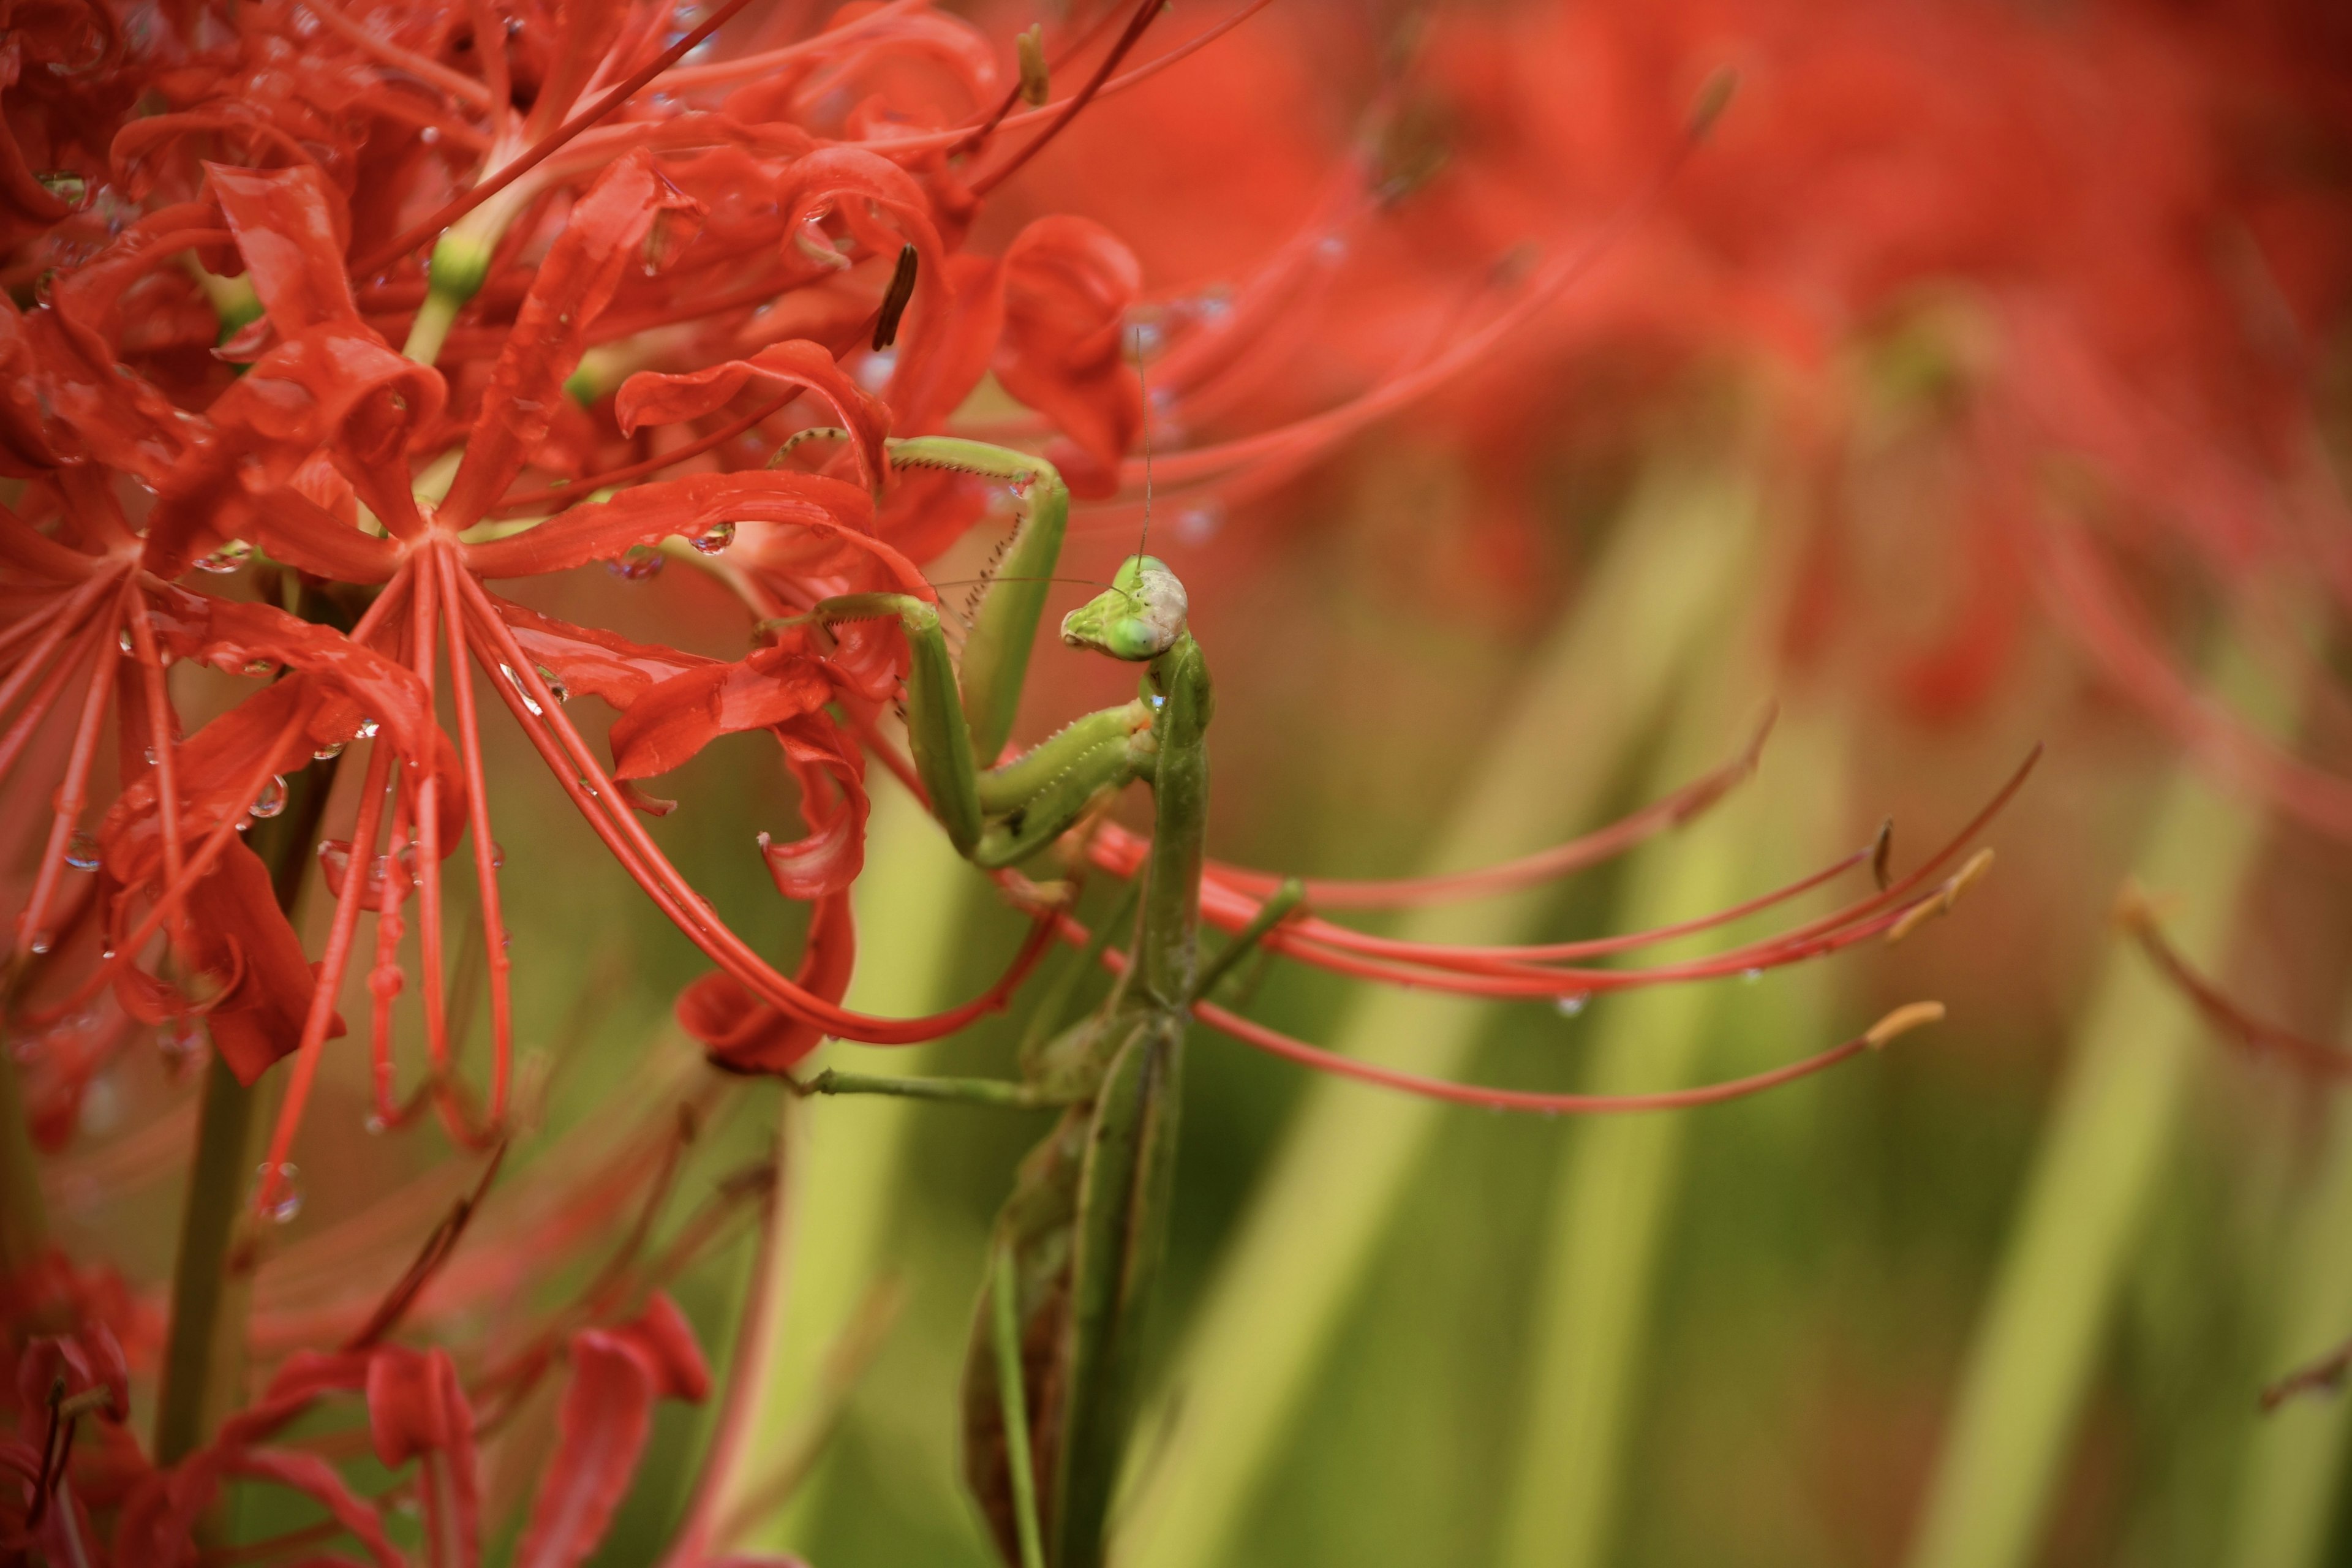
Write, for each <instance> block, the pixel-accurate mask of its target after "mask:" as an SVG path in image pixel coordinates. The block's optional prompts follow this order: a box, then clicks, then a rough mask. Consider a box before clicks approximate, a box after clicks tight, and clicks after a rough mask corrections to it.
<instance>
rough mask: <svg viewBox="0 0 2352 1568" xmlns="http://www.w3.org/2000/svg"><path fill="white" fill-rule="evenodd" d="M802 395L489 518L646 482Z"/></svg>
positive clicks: (512, 501) (540, 493) (512, 504)
mask: <svg viewBox="0 0 2352 1568" xmlns="http://www.w3.org/2000/svg"><path fill="white" fill-rule="evenodd" d="M798 396H800V393H799V392H798V391H794V392H792V393H790V394H788V395H785V396H783V397H780V398H778V399H777V400H776V401H775V402H773V403H772V404H770V405H768V406H767V407H765V408H762V409H761V410H760V412H758V413H757V414H752V415H749V416H745V417H743V418H741V419H739V420H737V421H736V422H735V423H734V424H732V425H730V426H727V427H726V428H725V429H723V430H715V431H713V432H711V434H709V435H708V436H704V437H700V438H699V439H697V440H694V441H690V442H688V444H687V445H685V446H683V447H678V448H677V450H676V451H674V452H664V453H662V454H661V455H660V456H659V457H655V458H646V460H645V461H644V462H642V463H631V464H630V465H629V466H628V467H627V468H611V469H607V470H606V471H605V472H604V473H601V474H590V475H588V476H586V477H585V478H583V479H579V480H577V481H575V482H573V483H572V484H568V485H550V486H549V487H548V488H547V489H541V490H532V491H530V493H529V494H527V495H519V496H509V498H508V499H506V500H502V501H500V502H499V504H498V505H496V506H494V507H492V508H490V510H489V515H490V516H492V517H525V516H528V515H530V513H532V512H535V511H539V510H542V509H544V508H547V507H558V508H561V507H570V506H576V505H578V504H579V503H580V502H582V501H584V500H587V499H588V498H589V497H590V496H591V495H593V494H594V493H595V492H596V491H598V490H600V489H604V487H605V486H607V485H619V484H626V483H627V482H628V481H630V480H631V479H644V478H645V477H646V475H647V474H652V473H658V472H660V471H661V470H662V469H664V468H668V467H669V466H670V465H671V464H672V463H681V462H684V461H685V460H686V459H687V458H696V457H700V456H701V455H702V454H703V453H705V452H708V451H709V450H710V449H711V448H712V447H719V446H724V445H725V444H726V443H728V442H730V441H731V440H733V439H734V438H735V437H738V436H740V435H741V434H743V432H744V431H746V430H749V429H751V427H752V426H755V425H757V424H759V423H760V422H761V420H763V419H770V418H772V417H774V416H776V415H779V414H782V412H783V411H784V410H785V409H787V408H789V407H791V406H792V405H793V399H794V398H797V397H798Z"/></svg>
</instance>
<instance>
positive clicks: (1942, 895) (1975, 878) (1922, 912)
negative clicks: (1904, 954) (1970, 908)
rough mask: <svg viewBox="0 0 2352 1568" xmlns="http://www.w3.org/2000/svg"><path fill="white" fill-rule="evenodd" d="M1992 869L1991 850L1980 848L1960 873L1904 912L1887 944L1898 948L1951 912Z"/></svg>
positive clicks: (1889, 930)
mask: <svg viewBox="0 0 2352 1568" xmlns="http://www.w3.org/2000/svg"><path fill="white" fill-rule="evenodd" d="M1991 869H1992V851H1991V850H1990V849H1979V850H1978V851H1977V852H1976V853H1975V854H1973V855H1971V856H1969V858H1968V860H1967V862H1966V863H1965V864H1964V865H1962V866H1961V867H1960V868H1959V869H1958V870H1957V871H1955V872H1953V873H1952V874H1951V875H1950V876H1949V877H1947V878H1946V879H1944V882H1943V885H1942V886H1941V887H1939V888H1938V889H1937V890H1936V891H1935V892H1933V893H1930V894H1929V895H1927V897H1926V898H1924V899H1922V900H1919V901H1918V902H1917V903H1916V904H1914V905H1912V906H1911V907H1910V908H1909V909H1907V910H1904V911H1903V918H1902V919H1900V920H1898V921H1895V923H1894V924H1893V925H1891V926H1889V927H1887V928H1886V943H1887V945H1888V946H1889V947H1892V946H1894V945H1895V943H1896V942H1901V941H1902V940H1903V939H1904V938H1905V937H1906V936H1909V935H1910V934H1911V933H1912V932H1913V931H1916V930H1918V929H1919V928H1920V927H1921V926H1923V925H1925V924H1927V922H1928V921H1931V920H1933V919H1935V918H1936V917H1937V915H1948V914H1949V913H1951V912H1952V906H1953V905H1954V904H1957V903H1958V902H1959V901H1960V895H1961V894H1962V893H1965V892H1967V891H1968V890H1969V888H1970V887H1972V886H1974V885H1975V884H1976V883H1978V882H1979V881H1981V880H1983V879H1984V874H1985V873H1986V872H1987V871H1990V870H1991Z"/></svg>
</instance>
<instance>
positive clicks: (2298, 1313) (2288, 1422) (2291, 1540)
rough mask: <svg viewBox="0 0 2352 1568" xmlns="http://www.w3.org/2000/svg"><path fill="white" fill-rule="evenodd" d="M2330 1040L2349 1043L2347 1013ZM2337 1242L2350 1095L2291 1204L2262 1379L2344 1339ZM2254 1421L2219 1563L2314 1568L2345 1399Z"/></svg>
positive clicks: (2326, 1523)
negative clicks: (2304, 1188) (2305, 1186)
mask: <svg viewBox="0 0 2352 1568" xmlns="http://www.w3.org/2000/svg"><path fill="white" fill-rule="evenodd" d="M2336 1034H2337V1037H2338V1038H2339V1039H2342V1040H2344V1041H2346V1042H2347V1043H2352V1013H2347V1015H2346V1016H2345V1019H2344V1022H2343V1024H2342V1026H2340V1027H2339V1028H2338V1029H2337V1031H2336ZM2321 1092H2326V1090H2325V1089H2322V1090H2321ZM2347 1236H2352V1095H2346V1094H2345V1093H2343V1092H2342V1091H2341V1090H2336V1091H2335V1094H2334V1098H2333V1100H2331V1101H2330V1103H2329V1105H2328V1120H2327V1132H2326V1148H2325V1151H2324V1152H2323V1153H2322V1155H2321V1158H2320V1163H2319V1170H2318V1173H2317V1174H2316V1176H2315V1179H2314V1180H2313V1182H2312V1184H2311V1188H2310V1191H2309V1192H2308V1193H2307V1194H2305V1196H2304V1199H2303V1201H2302V1202H2301V1203H2300V1204H2299V1205H2297V1207H2296V1212H2295V1215H2294V1221H2293V1227H2292V1231H2291V1234H2290V1236H2289V1238H2288V1242H2287V1247H2286V1252H2285V1256H2284V1258H2282V1259H2281V1265H2280V1268H2279V1270H2278V1274H2277V1278H2276V1279H2275V1280H2274V1281H2273V1290H2274V1294H2273V1300H2274V1302H2275V1310H2274V1313H2273V1319H2272V1334H2271V1337H2270V1343H2271V1357H2272V1363H2271V1365H2270V1367H2269V1368H2268V1371H2269V1373H2271V1375H2273V1376H2284V1375H2285V1374H2286V1373H2290V1372H2292V1371H2294V1369H2296V1368H2297V1367H2301V1366H2306V1365H2308V1364H2310V1363H2312V1362H2315V1361H2316V1360H2318V1359H2319V1358H2320V1357H2321V1356H2324V1355H2326V1354H2327V1353H2328V1352H2331V1351H2333V1350H2334V1349H2336V1346H2338V1345H2340V1344H2342V1343H2343V1342H2344V1341H2345V1339H2346V1338H2347V1336H2352V1247H2346V1246H2345V1245H2344V1241H2345V1237H2347ZM2256 1419H2257V1421H2258V1425H2257V1426H2255V1427H2254V1430H2253V1432H2252V1435H2251V1436H2250V1437H2249V1438H2248V1440H2247V1442H2246V1445H2245V1448H2244V1454H2243V1458H2242V1460H2241V1463H2240V1469H2239V1476H2238V1483H2237V1495H2236V1498H2235V1500H2234V1501H2233V1503H2232V1505H2231V1531H2230V1538H2229V1555H2228V1556H2227V1557H2226V1558H2225V1559H2224V1561H2225V1562H2226V1563H2229V1565H2230V1568H2317V1564H2318V1563H2320V1562H2321V1560H2322V1558H2323V1556H2324V1554H2325V1553H2326V1549H2327V1544H2328V1535H2329V1532H2330V1530H2331V1528H2332V1527H2333V1526H2334V1524H2335V1522H2336V1515H2337V1513H2338V1512H2339V1511H2340V1504H2341V1500H2342V1493H2343V1487H2342V1482H2343V1476H2344V1457H2345V1439H2346V1437H2347V1436H2352V1403H2347V1400H2346V1399H2345V1398H2344V1396H2343V1395H2342V1394H2316V1395H2304V1396H2301V1397H2298V1398H2294V1399H2291V1400H2289V1401H2288V1402H2287V1403H2286V1404H2284V1405H2281V1406H2280V1407H2279V1408H2278V1409H2277V1410H2274V1411H2273V1412H2271V1413H2270V1414H2269V1415H2264V1416H2260V1417H2257V1418H2256Z"/></svg>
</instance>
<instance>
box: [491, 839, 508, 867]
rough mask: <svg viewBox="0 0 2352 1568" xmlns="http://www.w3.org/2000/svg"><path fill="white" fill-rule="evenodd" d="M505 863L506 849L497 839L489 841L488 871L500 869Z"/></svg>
mask: <svg viewBox="0 0 2352 1568" xmlns="http://www.w3.org/2000/svg"><path fill="white" fill-rule="evenodd" d="M506 863H507V847H506V846H505V845H503V844H501V843H499V841H498V840H497V839H495V838H493V839H491V840H490V869H491V870H493V871H496V870H500V869H502V868H504V867H505V866H506Z"/></svg>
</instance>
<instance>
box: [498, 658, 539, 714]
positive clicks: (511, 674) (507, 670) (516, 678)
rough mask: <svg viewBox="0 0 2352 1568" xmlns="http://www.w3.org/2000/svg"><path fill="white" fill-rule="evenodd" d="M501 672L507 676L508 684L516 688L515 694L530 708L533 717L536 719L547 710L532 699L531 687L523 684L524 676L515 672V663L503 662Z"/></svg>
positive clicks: (500, 666)
mask: <svg viewBox="0 0 2352 1568" xmlns="http://www.w3.org/2000/svg"><path fill="white" fill-rule="evenodd" d="M499 674H500V675H503V676H505V677H506V678H507V684H508V685H509V686H511V687H513V688H514V689H515V694H516V695H517V696H519V697H520V698H521V699H522V705H523V706H524V707H525V708H528V709H530V716H531V717H532V718H534V719H536V718H538V717H539V716H540V715H541V714H542V713H544V712H546V711H547V710H546V709H544V708H541V706H540V705H539V704H538V703H537V702H536V701H534V700H532V698H531V695H530V688H528V687H526V686H525V685H523V683H522V677H521V676H520V675H517V674H516V673H515V671H514V666H513V665H510V664H505V663H501V664H500V665H499Z"/></svg>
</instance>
